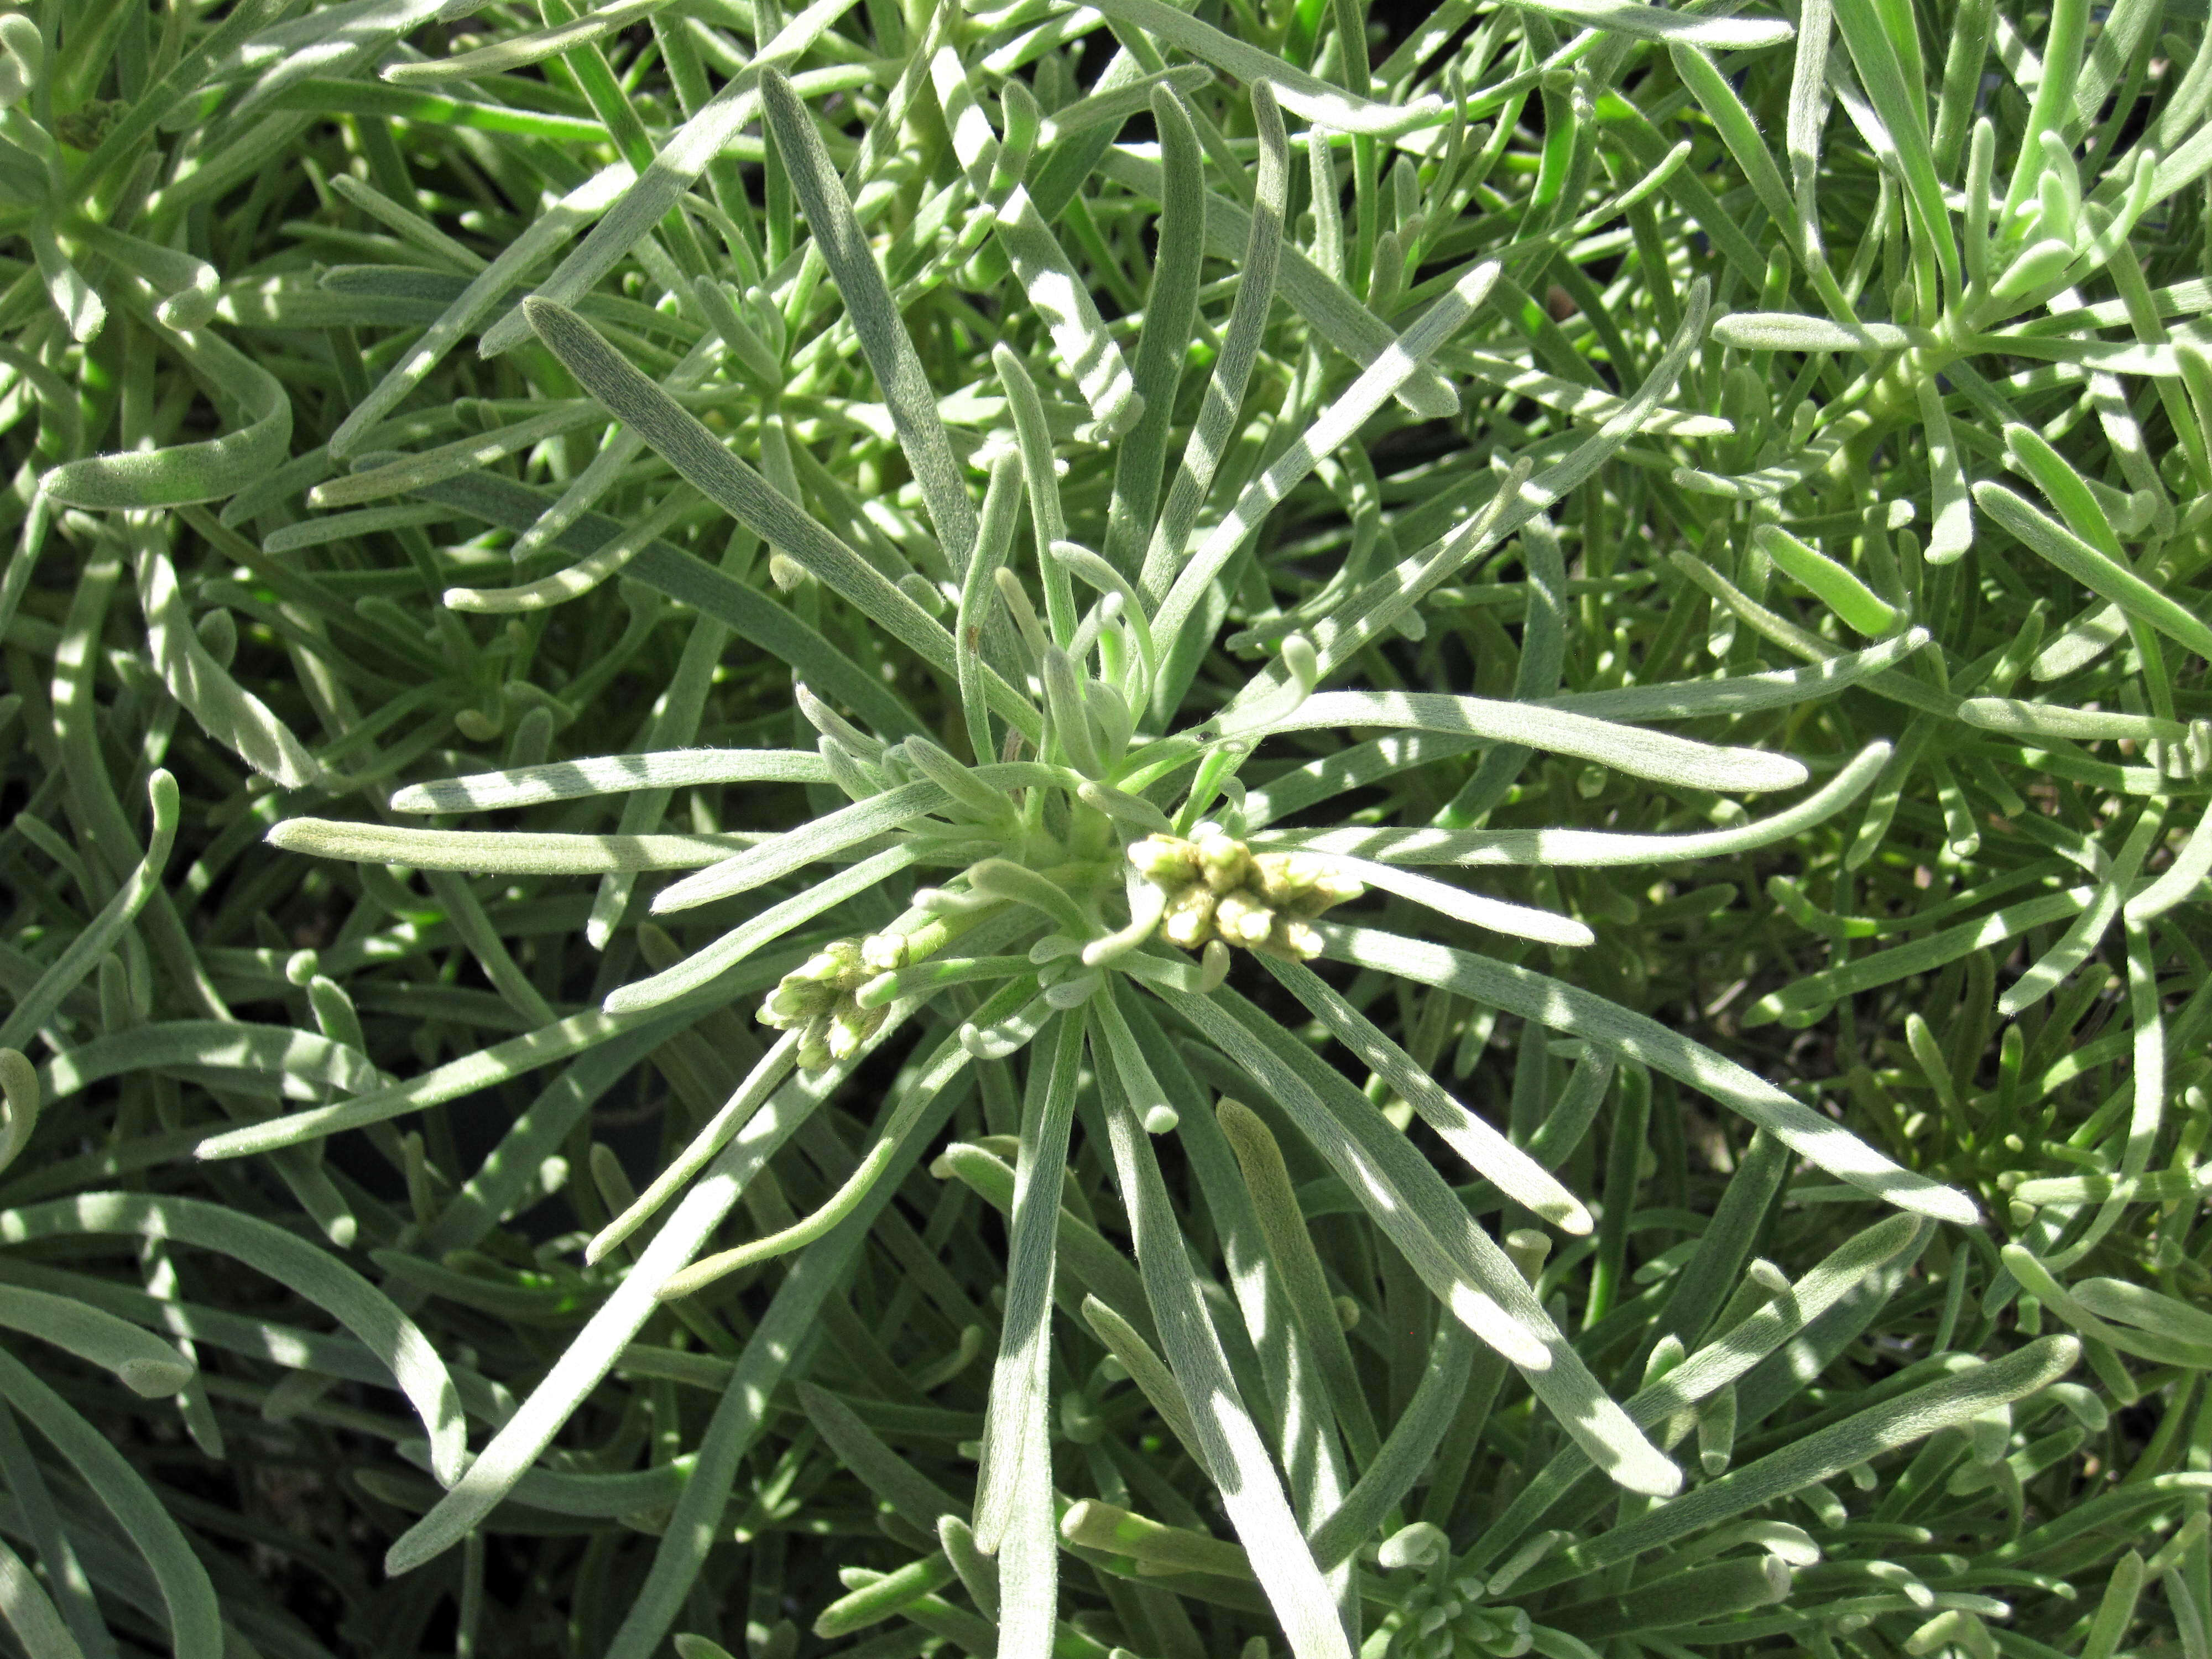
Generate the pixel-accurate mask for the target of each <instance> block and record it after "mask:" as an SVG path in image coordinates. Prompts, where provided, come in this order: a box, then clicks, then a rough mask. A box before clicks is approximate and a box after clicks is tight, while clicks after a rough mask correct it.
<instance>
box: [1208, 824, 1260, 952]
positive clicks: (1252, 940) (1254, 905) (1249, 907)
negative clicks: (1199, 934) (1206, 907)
mask: <svg viewBox="0 0 2212 1659" xmlns="http://www.w3.org/2000/svg"><path fill="white" fill-rule="evenodd" d="M1239 850H1242V849H1239ZM1213 925H1214V926H1215V927H1218V928H1219V929H1220V930H1221V937H1222V938H1224V939H1227V940H1228V941H1229V942H1230V943H1231V945H1243V946H1245V947H1246V948H1247V949H1249V948H1250V947H1251V946H1253V945H1257V944H1260V943H1261V941H1262V940H1264V939H1266V938H1267V935H1268V934H1269V933H1272V932H1273V930H1274V926H1275V913H1274V912H1273V910H1271V909H1269V908H1267V906H1266V905H1264V904H1262V903H1261V902H1259V901H1258V900H1257V899H1256V898H1255V897H1254V896H1252V895H1251V894H1249V893H1247V892H1242V891H1239V892H1230V893H1224V894H1222V896H1221V897H1220V899H1219V900H1218V902H1216V903H1215V904H1214V907H1213Z"/></svg>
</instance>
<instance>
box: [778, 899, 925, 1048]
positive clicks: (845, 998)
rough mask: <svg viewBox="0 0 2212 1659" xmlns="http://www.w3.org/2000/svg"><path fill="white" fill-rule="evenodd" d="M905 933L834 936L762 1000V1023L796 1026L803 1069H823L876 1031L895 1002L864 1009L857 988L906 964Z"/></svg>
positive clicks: (793, 1027)
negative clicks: (858, 997)
mask: <svg viewBox="0 0 2212 1659" xmlns="http://www.w3.org/2000/svg"><path fill="white" fill-rule="evenodd" d="M907 957H908V945H907V938H906V935H905V934H903V933H872V934H870V935H869V936H868V937H867V938H866V939H832V940H831V941H830V942H829V944H827V945H823V947H822V948H821V949H820V950H819V951H816V952H815V953H814V954H813V955H812V956H811V957H808V958H807V959H806V960H805V962H803V963H800V964H799V966H798V967H796V968H794V969H792V970H791V971H790V972H789V973H787V974H786V975H784V976H783V978H782V981H781V982H780V983H779V984H778V985H777V986H776V987H775V989H774V990H773V991H771V992H769V994H768V996H767V998H766V1000H763V1002H762V1004H761V1009H760V1016H759V1018H760V1023H761V1024H763V1025H768V1026H772V1027H774V1028H775V1030H779V1031H789V1030H797V1031H798V1032H799V1069H800V1070H801V1071H807V1072H818V1071H820V1070H822V1069H823V1067H824V1066H829V1065H831V1064H833V1063H834V1062H836V1061H837V1060H843V1059H845V1058H846V1057H847V1056H848V1055H850V1054H852V1053H853V1052H854V1050H855V1049H857V1048H859V1047H860V1045H861V1044H862V1043H863V1042H866V1041H867V1040H868V1039H869V1038H870V1037H872V1036H874V1035H875V1034H876V1032H877V1031H878V1030H879V1029H880V1028H881V1027H882V1025H883V1023H884V1019H885V1018H887V1017H888V1016H889V1015H890V1004H888V1003H885V1004H884V1005H883V1006H880V1007H875V1008H863V1007H862V1006H860V1002H859V1001H858V1000H856V997H855V993H857V992H858V991H859V990H860V987H862V986H863V985H866V983H867V982H868V981H870V980H872V979H873V978H875V977H876V976H877V975H879V974H888V973H891V972H893V971H895V970H896V969H901V968H903V967H905V966H906V965H907Z"/></svg>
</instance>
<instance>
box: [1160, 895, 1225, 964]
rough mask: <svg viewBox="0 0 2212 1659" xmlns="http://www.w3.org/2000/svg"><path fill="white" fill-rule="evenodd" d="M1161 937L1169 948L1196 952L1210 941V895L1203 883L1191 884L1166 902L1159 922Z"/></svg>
mask: <svg viewBox="0 0 2212 1659" xmlns="http://www.w3.org/2000/svg"><path fill="white" fill-rule="evenodd" d="M1160 937H1161V938H1162V939H1165V940H1166V941H1167V942H1168V943H1169V944H1170V945H1181V946H1182V948H1183V949H1184V950H1186V951H1195V950H1197V949H1198V948H1199V946H1200V945H1204V944H1205V943H1206V940H1208V939H1212V937H1213V895H1212V893H1211V892H1209V891H1208V890H1206V885H1205V884H1204V883H1202V882H1193V883H1192V884H1190V885H1189V886H1188V887H1186V888H1184V889H1183V890H1182V892H1180V893H1178V894H1176V896H1175V897H1173V898H1171V899H1170V900H1169V901H1168V908H1167V913H1166V914H1165V915H1163V916H1162V917H1161V918H1160Z"/></svg>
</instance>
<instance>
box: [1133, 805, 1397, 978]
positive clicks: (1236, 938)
mask: <svg viewBox="0 0 2212 1659" xmlns="http://www.w3.org/2000/svg"><path fill="white" fill-rule="evenodd" d="M1129 862H1130V863H1132V864H1133V865H1135V866H1137V868H1138V870H1139V872H1141V873H1142V874H1143V875H1144V877H1145V878H1146V880H1148V881H1150V882H1151V883H1152V884H1153V885H1154V886H1155V887H1158V889H1159V890H1161V892H1162V893H1164V894H1165V895H1166V897H1167V908H1166V909H1165V910H1164V912H1163V913H1162V915H1161V917H1160V926H1159V934H1160V937H1161V938H1162V939H1165V940H1167V942H1168V943H1169V944H1170V945H1180V946H1181V947H1182V949H1184V950H1186V951H1196V950H1199V949H1200V948H1202V947H1203V946H1204V945H1206V942H1207V941H1208V940H1209V939H1221V940H1223V941H1224V942H1225V943H1227V944H1230V945H1239V946H1242V947H1243V949H1245V950H1247V951H1266V952H1267V953H1269V954H1271V955H1274V956H1278V957H1291V958H1292V959H1294V960H1296V961H1299V962H1304V961H1307V960H1309V959H1310V958H1311V957H1316V956H1319V955H1320V954H1321V936H1320V935H1319V934H1318V933H1316V932H1315V931H1314V930H1313V928H1312V927H1310V926H1309V925H1308V924H1309V923H1310V921H1312V920H1313V918H1314V917H1316V916H1317V915H1321V913H1322V911H1324V910H1327V909H1328V908H1330V907H1331V906H1333V905H1338V904H1341V903H1343V902H1345V901H1346V899H1355V898H1358V896H1360V895H1361V894H1362V893H1364V891H1366V889H1364V887H1362V886H1361V885H1360V884H1358V882H1356V881H1354V880H1352V878H1351V877H1349V876H1347V875H1346V874H1345V873H1344V872H1342V871H1341V870H1340V869H1339V868H1338V867H1337V866H1336V864H1335V862H1334V860H1330V859H1327V858H1324V857H1322V856H1320V855H1318V854H1312V853H1258V854H1255V853H1254V852H1253V851H1252V849H1251V848H1249V847H1247V846H1246V845H1245V844H1244V843H1243V842H1241V841H1238V840H1237V839H1236V838H1235V837H1234V836H1230V835H1228V834H1227V833H1225V831H1224V830H1223V829H1221V828H1220V826H1219V825H1218V824H1212V823H1201V824H1200V825H1199V826H1198V827H1197V829H1196V830H1195V831H1194V834H1193V836H1192V837H1191V839H1189V840H1188V841H1186V840H1184V839H1183V838H1182V836H1146V837H1145V839H1144V840H1142V841H1140V842H1137V843H1135V844H1134V845H1133V846H1132V847H1131V848H1129Z"/></svg>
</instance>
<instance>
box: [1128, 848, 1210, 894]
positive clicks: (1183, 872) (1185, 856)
mask: <svg viewBox="0 0 2212 1659" xmlns="http://www.w3.org/2000/svg"><path fill="white" fill-rule="evenodd" d="M1129 862H1130V863H1131V864H1133V865H1134V866H1136V867H1137V869H1138V870H1139V872H1140V873H1142V874H1143V875H1144V877H1145V878H1146V879H1147V880H1150V881H1156V882H1158V883H1159V884H1161V885H1162V886H1172V887H1180V886H1181V885H1182V884H1183V883H1185V882H1187V881H1190V880H1192V879H1194V878H1195V877H1196V876H1197V874H1198V849H1197V848H1194V847H1193V846H1192V845H1191V844H1190V843H1189V842H1187V841H1185V840H1184V839H1183V838H1182V836H1146V837H1145V838H1144V840H1142V841H1140V842H1136V843H1134V844H1133V846H1131V848H1129Z"/></svg>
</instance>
